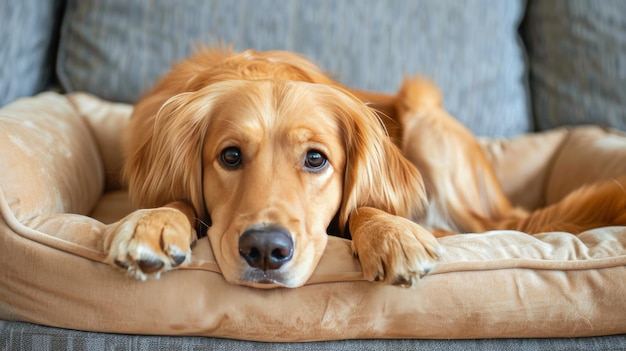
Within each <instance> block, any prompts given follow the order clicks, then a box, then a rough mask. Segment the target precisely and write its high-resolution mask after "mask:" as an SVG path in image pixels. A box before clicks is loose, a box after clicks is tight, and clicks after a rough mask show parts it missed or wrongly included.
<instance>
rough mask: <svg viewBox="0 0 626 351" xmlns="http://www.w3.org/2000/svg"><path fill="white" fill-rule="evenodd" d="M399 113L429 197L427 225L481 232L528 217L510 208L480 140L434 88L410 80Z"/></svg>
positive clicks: (406, 150)
mask: <svg viewBox="0 0 626 351" xmlns="http://www.w3.org/2000/svg"><path fill="white" fill-rule="evenodd" d="M397 112H398V119H399V121H400V122H401V123H402V125H403V136H402V146H401V148H402V152H403V154H404V155H405V156H406V157H407V158H408V159H409V160H410V161H411V162H412V163H413V164H415V165H416V166H417V168H418V169H419V170H420V172H421V173H422V177H423V179H424V184H425V186H426V192H427V194H428V200H429V209H428V218H427V219H426V221H425V222H424V224H425V225H427V226H428V227H429V228H435V229H441V230H444V231H451V232H482V231H485V230H489V229H495V222H496V221H498V220H501V219H504V218H517V217H524V216H525V215H526V214H525V211H523V210H521V209H517V208H514V207H513V206H512V205H511V204H510V202H509V200H508V199H507V197H506V195H505V194H504V191H503V190H502V188H501V186H500V183H499V181H498V179H497V177H496V175H495V172H494V170H493V168H492V166H491V164H490V163H489V161H488V159H487V157H486V155H485V153H484V151H483V149H482V148H481V146H480V144H479V143H478V140H477V139H476V137H475V136H474V135H473V134H472V133H471V131H470V130H468V129H467V128H465V127H464V126H463V125H461V123H459V122H458V121H457V120H456V119H454V118H453V117H452V116H450V115H449V114H448V113H447V112H446V111H445V110H444V109H443V107H442V106H441V95H440V93H439V91H438V90H437V88H436V87H435V86H434V85H433V84H431V83H430V82H427V81H424V80H421V79H414V80H409V81H406V82H405V83H404V85H403V86H402V89H401V90H400V92H399V93H398V100H397Z"/></svg>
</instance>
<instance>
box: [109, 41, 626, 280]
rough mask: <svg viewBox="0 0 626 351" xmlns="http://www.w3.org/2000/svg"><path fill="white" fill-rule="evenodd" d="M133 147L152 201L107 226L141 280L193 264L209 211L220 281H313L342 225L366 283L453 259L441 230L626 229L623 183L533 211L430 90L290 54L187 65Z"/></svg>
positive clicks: (133, 126)
mask: <svg viewBox="0 0 626 351" xmlns="http://www.w3.org/2000/svg"><path fill="white" fill-rule="evenodd" d="M125 150H126V157H127V161H126V167H125V171H126V177H127V179H128V182H129V188H130V195H131V198H132V200H133V202H134V203H135V204H136V205H137V206H139V207H141V208H148V209H147V210H145V209H144V210H139V211H137V212H134V213H132V214H130V215H129V216H128V217H126V218H124V219H123V220H121V221H120V222H118V223H116V224H115V225H112V226H111V227H110V229H109V230H108V232H107V235H106V237H105V249H106V251H107V252H108V255H109V260H110V262H111V263H112V264H115V265H117V266H119V267H122V268H123V269H125V270H127V271H129V272H131V274H133V275H135V276H136V277H138V278H142V279H145V278H146V277H150V276H158V275H159V274H160V273H161V272H163V271H166V270H169V269H172V268H175V267H176V266H179V265H181V264H185V263H186V262H188V261H189V259H190V254H191V250H190V244H191V243H192V242H193V240H195V237H196V232H195V228H196V224H197V221H198V220H200V221H203V222H205V223H210V228H209V229H208V237H209V240H210V242H211V245H212V248H213V251H214V254H215V257H216V259H217V262H218V264H219V266H220V269H221V270H222V273H223V274H224V277H225V278H226V279H227V280H228V281H229V282H231V283H234V284H244V285H251V286H256V287H274V286H286V287H297V286H300V285H302V284H304V283H305V282H306V281H307V279H308V278H309V276H310V275H311V274H312V273H313V270H314V269H315V267H316V265H317V263H318V261H319V259H320V257H321V256H322V254H323V252H324V248H325V245H326V240H327V231H328V230H331V231H332V230H333V228H335V227H336V229H337V231H338V233H340V234H343V235H346V236H348V235H349V236H351V238H352V243H353V250H354V253H355V255H357V256H358V257H359V259H360V261H361V264H362V267H363V271H364V274H365V277H366V278H368V279H370V280H383V281H385V282H386V283H390V284H399V285H412V284H414V283H415V282H416V281H417V280H418V279H419V278H420V276H422V275H424V274H427V273H428V271H429V270H430V269H431V268H432V267H433V265H434V264H435V262H436V260H437V258H438V257H439V256H440V255H441V254H443V252H442V249H441V247H440V246H439V244H438V242H437V240H436V238H435V235H450V234H454V233H461V232H482V231H485V230H490V229H507V228H510V229H517V230H522V231H527V232H529V233H536V232H540V231H543V230H568V231H572V232H579V231H581V230H584V229H587V228H591V227H597V226H605V225H612V224H620V225H624V224H626V214H625V213H624V212H625V211H624V209H625V202H626V197H625V196H624V191H623V185H624V183H625V181H624V179H620V180H616V181H615V182H611V183H607V184H605V185H601V186H597V187H594V188H587V189H583V190H579V191H578V192H577V193H574V194H572V195H571V196H570V197H568V198H566V199H564V200H563V201H562V202H561V203H559V204H557V205H555V206H553V208H548V209H544V210H540V211H537V212H534V213H532V214H530V215H529V214H527V213H526V212H525V211H523V210H521V209H517V208H514V207H513V206H512V205H511V204H510V203H509V200H508V199H507V198H506V196H505V195H504V194H503V192H502V190H501V188H500V185H499V183H498V181H497V179H496V176H495V174H494V171H493V169H492V168H491V166H490V164H489V162H488V160H487V158H486V156H485V154H484V153H483V151H482V149H481V147H480V145H479V144H478V142H477V140H476V138H475V137H474V136H473V135H472V133H471V132H470V131H469V130H467V129H466V128H464V127H463V126H462V125H461V124H459V123H458V122H457V121H456V120H455V119H454V118H452V117H451V116H449V115H448V114H447V113H446V111H445V110H444V109H443V108H442V106H441V96H440V93H439V91H438V90H437V89H436V87H435V86H433V85H432V84H430V83H429V82H427V81H425V80H421V79H414V80H407V81H405V83H404V84H403V86H402V87H401V89H400V91H399V92H398V93H397V94H396V95H386V94H377V93H368V92H361V91H356V90H350V89H347V88H345V87H342V86H341V85H339V84H338V83H336V82H334V81H332V80H331V79H330V78H328V77H327V76H326V75H325V74H323V73H322V72H321V71H320V70H319V69H318V68H317V67H315V66H314V65H313V64H312V63H310V62H309V61H307V60H305V59H303V58H302V57H300V56H297V55H295V54H292V53H288V52H265V53H258V52H254V51H251V50H249V51H245V52H243V53H240V54H233V53H230V52H226V51H219V50H216V51H211V50H205V51H202V52H200V53H198V54H196V55H195V56H193V57H191V58H190V59H188V60H186V61H184V62H182V63H180V64H179V65H177V66H176V67H174V69H173V71H172V72H171V73H170V74H168V75H167V76H166V77H165V78H164V79H162V80H161V81H160V82H159V83H158V84H157V85H156V87H155V88H154V89H153V90H152V91H151V92H149V93H148V94H147V95H146V96H145V97H144V98H143V99H142V100H141V101H139V103H138V104H137V105H136V107H135V110H134V113H133V116H132V118H131V121H130V124H129V126H128V129H127V133H126V135H125ZM615 184H618V185H619V186H621V187H622V188H620V189H621V190H620V191H614V188H615V187H616V185H615ZM600 203H602V204H603V205H604V207H602V212H601V214H600V213H599V212H597V211H595V212H594V211H592V210H588V209H589V208H591V209H593V208H598V205H599V204H600ZM590 206H591V207H590ZM433 233H434V234H433ZM244 237H245V239H244ZM270 237H271V238H272V239H271V240H270V241H271V242H269V241H268V240H269V239H267V238H270ZM250 242H251V243H250ZM259 251H260V257H259Z"/></svg>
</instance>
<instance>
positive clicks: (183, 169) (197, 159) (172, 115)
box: [124, 90, 216, 215]
mask: <svg viewBox="0 0 626 351" xmlns="http://www.w3.org/2000/svg"><path fill="white" fill-rule="evenodd" d="M215 99H216V97H215V96H214V95H211V94H206V92H204V91H203V90H199V91H196V92H187V93H181V94H178V95H175V96H173V97H171V98H169V99H168V100H167V101H166V102H165V103H164V104H163V105H162V106H160V108H159V109H158V112H156V114H154V115H153V116H151V115H143V114H142V113H141V112H142V111H144V110H141V109H139V110H137V111H136V112H135V113H134V115H133V116H132V118H131V124H130V129H129V130H128V131H127V133H126V135H125V138H126V139H127V140H126V145H127V146H128V148H127V149H126V153H127V155H126V163H125V167H124V176H125V178H126V180H127V181H128V185H129V194H130V197H131V201H132V202H133V204H134V205H136V206H140V207H148V208H149V207H158V206H164V205H166V204H168V203H170V202H173V201H185V202H187V203H189V204H190V205H192V206H193V207H194V209H195V211H196V215H203V214H204V212H205V208H204V200H203V196H202V194H203V190H202V148H203V145H204V139H205V136H206V131H207V130H208V128H209V124H210V121H211V118H210V116H211V115H212V109H213V106H214V104H215ZM148 110H149V109H145V111H148ZM133 119H135V120H133ZM130 138H137V139H138V140H129V139H130Z"/></svg>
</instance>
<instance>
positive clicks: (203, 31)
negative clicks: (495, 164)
mask: <svg viewBox="0 0 626 351" xmlns="http://www.w3.org/2000/svg"><path fill="white" fill-rule="evenodd" d="M67 6H68V7H67V11H66V14H65V19H64V22H63V28H62V37H61V44H60V48H59V59H58V67H57V71H58V74H59V77H60V80H61V82H62V85H63V87H64V88H65V89H66V90H67V91H70V92H71V91H87V92H91V93H93V94H95V95H97V96H99V97H102V98H105V99H108V100H114V101H122V102H133V101H135V99H137V97H138V96H139V95H140V94H141V93H142V92H143V91H145V90H146V89H147V88H148V87H151V86H152V84H153V83H154V81H155V79H157V77H159V76H160V75H162V74H163V73H164V72H166V71H167V70H168V69H169V68H170V66H171V64H173V63H174V62H176V61H179V60H181V59H183V58H184V57H186V56H188V55H189V54H190V53H191V52H192V51H193V48H194V47H198V46H200V45H208V46H212V45H218V44H224V45H229V44H232V45H233V46H234V48H235V50H245V49H248V48H253V49H257V50H276V49H280V50H289V51H295V52H299V53H302V54H304V55H306V56H307V57H309V58H311V59H312V60H313V61H315V62H316V63H317V64H318V65H319V66H320V67H321V68H322V69H324V70H326V71H327V72H329V73H330V74H331V75H333V76H334V77H336V78H337V79H338V80H339V81H340V82H342V83H344V84H346V85H348V86H352V87H354V88H360V89H364V90H375V91H387V92H392V91H395V90H396V89H398V87H399V86H400V83H401V80H402V79H403V77H405V76H407V75H415V74H419V75H425V76H427V77H429V78H431V79H433V80H434V81H435V82H436V83H437V84H438V85H439V86H440V87H441V88H442V89H443V91H445V92H446V99H445V102H444V103H445V105H446V108H447V109H448V110H449V111H451V112H452V114H453V115H454V116H456V117H457V118H459V119H460V120H461V121H462V122H463V123H464V124H466V125H467V126H470V127H471V128H472V129H473V130H474V132H476V133H477V134H479V135H489V136H512V135H517V134H521V133H524V132H528V131H530V130H532V128H533V126H532V124H531V120H532V119H531V118H530V111H529V107H528V100H529V99H528V95H527V93H526V92H527V88H526V76H525V62H524V55H525V54H524V50H523V48H522V45H521V41H520V40H519V38H518V35H517V24H518V22H519V21H520V19H521V17H522V15H523V13H524V9H525V1H521V0H519V1H518V0H514V1H490V0H470V1H464V2H458V1H456V0H440V1H424V0H417V1H395V0H384V1H379V0H365V1H362V0H359V1H354V0H350V1H330V0H312V1H288V2H284V1H277V0H263V1H258V0H245V1H234V2H233V1H219V0H185V1H176V2H172V1H169V0H157V1H151V0H137V1H132V2H129V1H126V0H69V1H68V5H67Z"/></svg>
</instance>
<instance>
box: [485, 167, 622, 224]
mask: <svg viewBox="0 0 626 351" xmlns="http://www.w3.org/2000/svg"><path fill="white" fill-rule="evenodd" d="M624 225H626V176H622V177H619V178H614V179H610V180H606V181H603V182H599V183H595V184H590V185H585V186H582V187H580V188H578V189H577V190H574V191H573V192H571V193H570V194H568V195H567V196H565V197H564V198H563V199H562V200H560V201H559V202H557V203H555V204H553V205H551V206H548V207H545V208H542V209H539V210H536V211H533V212H531V213H530V214H529V215H528V216H525V217H523V218H515V219H506V220H502V221H500V222H499V223H497V224H495V225H494V227H495V228H499V229H512V230H519V231H523V232H525V233H529V234H537V233H544V232H551V231H565V232H568V233H573V234H579V233H582V232H584V231H586V230H589V229H593V228H600V227H607V226H624Z"/></svg>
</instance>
